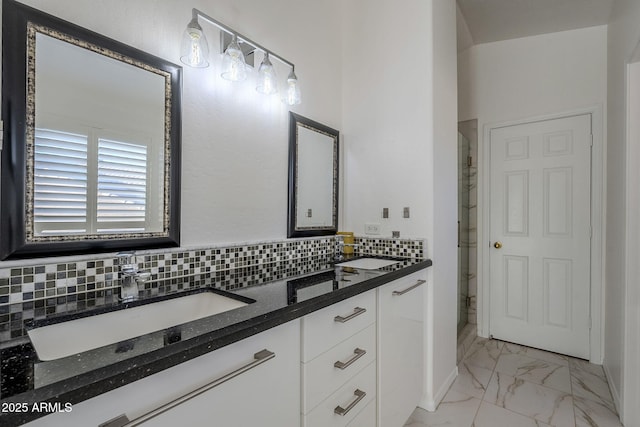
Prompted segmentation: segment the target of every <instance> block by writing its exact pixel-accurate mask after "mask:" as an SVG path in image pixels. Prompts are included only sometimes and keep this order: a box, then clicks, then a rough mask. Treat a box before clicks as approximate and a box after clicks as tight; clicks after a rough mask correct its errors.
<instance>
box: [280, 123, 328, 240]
mask: <svg viewBox="0 0 640 427" xmlns="http://www.w3.org/2000/svg"><path fill="white" fill-rule="evenodd" d="M338 153H339V132H338V131H337V130H335V129H332V128H330V127H328V126H325V125H323V124H321V123H318V122H316V121H313V120H311V119H308V118H306V117H302V116H300V115H298V114H295V113H293V112H290V113H289V218H288V230H287V236H288V237H310V236H322V235H329V234H336V232H337V231H338V181H339V178H338V170H339V168H338V164H339V162H338V160H339V159H338Z"/></svg>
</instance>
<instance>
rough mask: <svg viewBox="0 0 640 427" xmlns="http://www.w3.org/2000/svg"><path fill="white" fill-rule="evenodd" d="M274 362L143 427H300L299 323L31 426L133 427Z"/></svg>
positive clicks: (191, 361)
mask: <svg viewBox="0 0 640 427" xmlns="http://www.w3.org/2000/svg"><path fill="white" fill-rule="evenodd" d="M264 349H266V350H268V351H270V352H273V353H275V357H273V358H272V359H269V360H267V361H266V362H264V363H262V364H259V365H257V366H255V367H253V368H251V369H249V370H246V371H245V372H242V373H240V374H239V375H237V376H233V378H231V379H229V380H228V381H226V382H224V383H222V384H220V385H218V386H216V387H214V388H212V389H210V390H208V391H206V392H204V393H202V394H200V395H198V396H196V397H194V398H192V399H190V400H188V401H186V402H184V403H181V404H180V405H179V406H176V407H174V408H172V409H170V410H168V411H167V412H164V413H163V414H161V415H159V416H156V417H154V418H152V419H150V420H149V421H146V422H144V423H143V424H141V425H142V426H145V427H147V426H149V427H175V426H181V427H191V426H194V427H205V426H224V427H247V426H253V425H262V426H297V425H298V424H299V423H300V322H299V320H294V321H291V322H288V323H286V324H284V325H281V326H278V327H276V328H273V329H269V330H268V331H265V332H262V333H260V334H258V335H255V336H253V337H250V338H247V339H245V340H242V341H238V342H237V343H234V344H231V345H228V346H226V347H223V348H221V349H219V350H216V351H213V352H211V353H208V354H205V355H203V356H200V357H197V358H195V359H192V360H189V361H187V362H184V363H181V364H179V365H176V366H174V367H171V368H169V369H166V370H164V371H162V372H159V373H157V374H154V375H151V376H149V377H146V378H143V379H141V380H139V381H136V382H133V383H131V384H127V385H125V386H123V387H119V388H117V389H115V390H112V391H110V392H107V393H104V394H102V395H100V396H97V397H95V398H92V399H89V400H86V401H84V402H81V403H79V404H77V405H74V406H73V411H72V412H69V413H58V414H53V415H49V416H46V417H43V418H40V419H38V420H36V421H33V422H32V423H29V424H28V425H29V426H33V427H36V426H42V427H87V426H98V425H100V424H102V423H104V422H105V421H107V420H110V419H113V418H115V417H117V416H119V415H121V414H126V415H127V417H128V418H129V419H131V420H133V419H135V418H138V417H140V416H142V415H143V414H145V413H147V412H149V411H152V410H154V409H156V408H158V407H160V406H162V405H163V404H166V403H167V402H171V401H173V400H174V399H180V398H181V397H182V396H184V395H186V394H188V393H189V392H191V391H193V390H195V389H197V388H199V387H201V386H204V385H206V384H208V383H210V382H212V381H215V380H216V379H219V378H220V377H224V376H225V375H227V374H229V373H231V372H234V371H236V370H238V369H239V368H242V367H243V366H246V365H247V364H249V363H251V362H252V361H254V354H255V353H257V352H260V351H262V350H264Z"/></svg>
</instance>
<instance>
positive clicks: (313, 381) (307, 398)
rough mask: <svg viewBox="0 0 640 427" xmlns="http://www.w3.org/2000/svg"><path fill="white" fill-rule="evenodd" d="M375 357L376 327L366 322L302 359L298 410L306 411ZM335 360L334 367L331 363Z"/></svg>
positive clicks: (306, 412) (311, 408)
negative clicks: (341, 338)
mask: <svg viewBox="0 0 640 427" xmlns="http://www.w3.org/2000/svg"><path fill="white" fill-rule="evenodd" d="M375 359H376V328H375V325H369V326H368V327H367V328H366V329H363V330H362V331H360V332H358V333H357V334H355V335H354V336H352V337H351V338H348V339H346V340H345V341H343V342H341V343H339V344H338V345H336V346H335V347H332V348H331V349H330V350H328V351H326V352H324V353H322V354H321V355H320V356H318V357H316V358H315V359H313V360H312V361H311V362H309V363H303V364H302V378H303V379H302V383H303V387H304V393H303V403H302V412H303V413H305V414H308V413H309V412H310V411H312V410H313V409H314V408H315V407H316V406H318V404H320V402H322V401H323V400H324V399H325V398H326V397H327V396H329V395H330V394H331V393H333V392H334V391H335V390H337V389H338V388H340V386H342V385H343V384H344V383H346V382H347V381H349V379H351V378H352V377H353V376H354V375H356V374H357V373H358V372H360V371H361V370H362V369H363V368H364V367H365V366H367V365H369V364H370V363H371V362H373V361H374V360H375ZM336 363H338V365H339V366H338V367H336V366H335V364H336ZM344 365H348V366H344Z"/></svg>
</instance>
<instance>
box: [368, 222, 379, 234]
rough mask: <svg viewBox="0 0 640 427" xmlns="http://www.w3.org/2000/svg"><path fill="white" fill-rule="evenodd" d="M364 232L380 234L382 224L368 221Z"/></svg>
mask: <svg viewBox="0 0 640 427" xmlns="http://www.w3.org/2000/svg"><path fill="white" fill-rule="evenodd" d="M364 234H370V235H373V236H377V235H379V234H380V224H374V223H367V224H365V225H364Z"/></svg>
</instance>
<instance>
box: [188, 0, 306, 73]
mask: <svg viewBox="0 0 640 427" xmlns="http://www.w3.org/2000/svg"><path fill="white" fill-rule="evenodd" d="M192 16H193V19H196V20H197V19H198V18H202V19H204V20H205V21H207V22H209V23H210V24H213V25H215V26H216V27H218V28H219V29H221V30H222V31H224V32H226V33H229V34H231V35H235V36H236V37H237V38H238V40H241V41H242V42H244V43H247V44H250V45H251V46H253V47H254V48H256V49H258V50H261V51H262V52H264V53H265V54H266V53H268V54H269V57H270V58H276V59H277V60H278V61H280V62H282V63H283V64H286V65H288V66H289V67H291V69H292V70H293V69H295V65H294V64H293V63H292V62H290V61H287V60H286V59H285V58H283V57H282V56H280V55H278V54H275V53H273V52H272V51H271V50H269V49H267V48H265V47H263V46H262V45H260V44H258V43H256V42H254V41H253V40H251V39H250V38H249V37H246V36H244V35H243V34H241V33H239V32H237V31H236V30H234V29H233V28H231V27H229V26H227V25H225V24H223V23H222V22H220V21H218V20H217V19H214V18H212V17H211V16H209V15H207V14H206V13H204V12H202V11H201V10H198V9H196V8H194V9H192Z"/></svg>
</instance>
